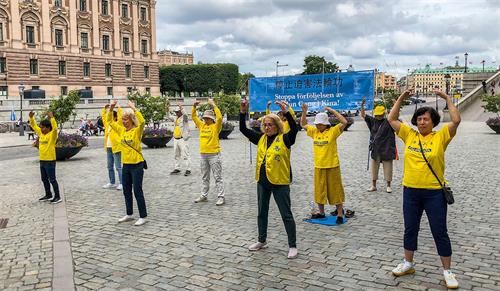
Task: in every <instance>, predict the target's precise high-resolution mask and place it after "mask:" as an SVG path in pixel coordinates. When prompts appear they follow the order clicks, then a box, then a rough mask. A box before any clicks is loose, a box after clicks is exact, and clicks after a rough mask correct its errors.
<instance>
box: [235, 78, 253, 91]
mask: <svg viewBox="0 0 500 291" xmlns="http://www.w3.org/2000/svg"><path fill="white" fill-rule="evenodd" d="M251 78H255V75H254V74H252V73H244V74H240V78H239V82H238V88H239V92H242V91H245V92H247V94H248V80H250V79H251ZM239 92H237V93H239Z"/></svg>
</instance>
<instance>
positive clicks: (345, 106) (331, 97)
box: [249, 70, 375, 112]
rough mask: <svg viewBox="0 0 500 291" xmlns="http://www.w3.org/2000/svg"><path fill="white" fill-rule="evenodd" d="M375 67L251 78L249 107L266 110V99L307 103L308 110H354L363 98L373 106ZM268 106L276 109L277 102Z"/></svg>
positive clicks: (296, 107) (298, 107) (298, 105)
mask: <svg viewBox="0 0 500 291" xmlns="http://www.w3.org/2000/svg"><path fill="white" fill-rule="evenodd" d="M374 76H375V74H374V71H373V70H370V71H357V72H345V73H329V74H315V75H296V76H282V77H264V78H252V79H250V83H249V99H250V111H261V112H262V111H265V110H266V104H267V102H268V101H273V103H274V101H287V102H288V103H289V104H290V106H292V108H293V109H294V110H296V111H299V110H301V106H302V104H303V103H307V105H308V106H309V111H323V110H324V108H325V107H326V106H329V107H331V108H333V109H336V110H356V109H359V108H360V104H361V100H363V97H365V98H366V108H367V109H370V108H373V96H374V93H375V89H374V87H375V86H374ZM271 110H278V108H277V106H276V105H273V107H271Z"/></svg>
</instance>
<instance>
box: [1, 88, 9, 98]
mask: <svg viewBox="0 0 500 291" xmlns="http://www.w3.org/2000/svg"><path fill="white" fill-rule="evenodd" d="M8 89H9V87H7V86H0V96H7V90H8Z"/></svg>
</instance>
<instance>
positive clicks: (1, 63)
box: [0, 58, 7, 74]
mask: <svg viewBox="0 0 500 291" xmlns="http://www.w3.org/2000/svg"><path fill="white" fill-rule="evenodd" d="M6 71H7V59H6V58H0V73H2V74H5V72H6Z"/></svg>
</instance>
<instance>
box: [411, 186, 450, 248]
mask: <svg viewBox="0 0 500 291" xmlns="http://www.w3.org/2000/svg"><path fill="white" fill-rule="evenodd" d="M424 210H425V214H426V215H427V218H428V219H429V225H430V227H431V232H432V237H433V238H434V243H435V244H436V248H437V251H438V254H439V255H440V256H441V257H449V256H451V242H450V238H449V236H448V228H447V227H446V213H447V210H448V205H447V204H446V201H445V200H444V196H443V190H441V189H438V190H431V189H416V188H408V187H404V190H403V216H404V223H405V234H404V248H405V249H406V250H409V251H416V250H417V240H418V231H419V230H420V220H421V219H422V214H423V212H424Z"/></svg>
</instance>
